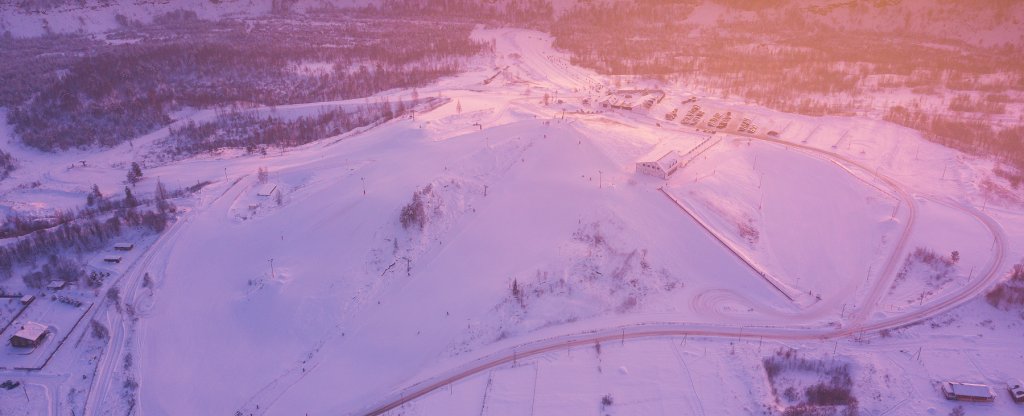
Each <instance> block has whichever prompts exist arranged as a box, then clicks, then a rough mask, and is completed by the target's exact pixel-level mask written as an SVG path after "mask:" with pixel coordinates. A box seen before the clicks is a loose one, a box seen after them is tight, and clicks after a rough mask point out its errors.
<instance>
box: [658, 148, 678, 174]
mask: <svg viewBox="0 0 1024 416" xmlns="http://www.w3.org/2000/svg"><path fill="white" fill-rule="evenodd" d="M657 163H658V166H660V167H661V169H662V170H664V171H666V172H668V171H669V170H670V169H672V167H674V166H675V165H677V164H679V152H676V151H675V150H672V151H669V152H668V153H665V155H664V156H662V157H660V158H658V161H657Z"/></svg>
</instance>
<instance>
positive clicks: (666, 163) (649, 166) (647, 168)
mask: <svg viewBox="0 0 1024 416" xmlns="http://www.w3.org/2000/svg"><path fill="white" fill-rule="evenodd" d="M679 166H680V163H679V152H677V151H675V150H671V151H669V152H668V153H665V154H664V155H663V156H661V157H660V158H658V159H657V160H653V161H641V162H636V173H642V174H644V175H650V176H654V177H657V178H661V179H668V177H669V176H670V175H672V174H673V173H675V171H676V170H677V169H679Z"/></svg>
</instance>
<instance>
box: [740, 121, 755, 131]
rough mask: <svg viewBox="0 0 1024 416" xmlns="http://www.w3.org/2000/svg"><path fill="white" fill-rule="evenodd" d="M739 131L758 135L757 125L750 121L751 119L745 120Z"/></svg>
mask: <svg viewBox="0 0 1024 416" xmlns="http://www.w3.org/2000/svg"><path fill="white" fill-rule="evenodd" d="M739 131H740V133H750V134H754V133H757V125H755V124H754V123H753V122H752V121H750V119H749V118H745V119H743V121H741V122H740V128H739Z"/></svg>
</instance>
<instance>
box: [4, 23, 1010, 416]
mask: <svg viewBox="0 0 1024 416" xmlns="http://www.w3.org/2000/svg"><path fill="white" fill-rule="evenodd" d="M475 36H478V37H479V38H481V39H494V40H495V41H496V46H497V48H496V52H495V54H494V55H493V56H487V57H484V58H481V59H480V61H479V62H478V65H477V67H476V68H475V69H473V70H470V71H468V72H466V73H465V74H463V75H460V76H458V77H452V78H447V79H444V80H441V81H439V82H437V83H436V84H434V85H431V86H429V87H427V88H422V89H420V90H419V94H420V95H421V96H436V95H440V96H442V97H444V98H445V99H446V100H447V103H446V104H444V105H442V106H440V107H438V108H436V109H434V110H431V111H427V112H422V113H417V114H416V116H415V119H410V118H403V119H400V120H394V121H392V122H389V123H386V124H384V125H381V126H377V127H374V128H371V129H366V130H365V131H357V132H354V133H349V134H347V135H344V136H342V137H339V138H332V139H327V140H323V141H321V142H317V143H312V144H309V145H306V146H302V147H298V148H292V149H286V150H283V151H273V152H270V155H268V156H244V155H241V154H236V153H230V152H228V153H224V154H220V155H217V156H205V157H199V158H195V159H190V160H184V161H178V162H167V163H162V162H156V161H153V160H151V162H152V163H151V164H148V165H147V166H146V167H145V171H146V179H145V180H144V181H143V182H142V183H140V184H139V185H138V186H137V189H140V192H142V193H147V192H148V190H149V189H152V187H153V186H154V183H155V178H157V177H159V178H160V180H161V181H163V182H165V183H168V184H170V185H172V187H177V186H187V185H190V184H193V183H196V182H199V181H212V182H213V183H212V184H211V185H210V186H208V187H206V188H204V189H203V190H202V191H201V192H200V193H199V194H197V195H196V196H194V197H192V198H191V199H189V200H181V201H177V203H178V204H179V206H180V207H182V209H183V214H182V216H181V217H180V218H179V219H178V220H177V222H176V223H175V224H174V225H173V226H172V227H171V229H169V230H168V231H166V232H165V233H164V234H162V235H161V236H160V237H159V239H158V240H156V241H155V242H150V241H144V242H143V243H144V244H140V247H138V248H137V249H136V251H135V252H132V253H131V254H130V255H128V256H126V258H127V260H126V262H125V263H124V264H122V265H118V266H116V267H115V268H113V269H112V271H114V272H116V273H117V274H118V275H119V276H121V278H120V280H119V283H118V284H119V285H120V287H121V288H122V289H121V293H122V298H123V299H125V302H126V303H127V304H132V305H133V306H136V307H137V308H136V309H137V312H138V314H137V316H138V320H137V321H135V320H130V319H127V318H123V317H121V315H119V314H118V313H117V312H116V311H115V310H114V309H113V308H111V307H110V306H109V305H107V304H102V305H97V308H98V309H100V312H95V315H93V316H91V317H90V318H96V319H98V320H100V321H101V322H104V323H106V324H107V325H108V326H109V327H110V329H111V332H112V334H111V336H110V338H109V343H108V344H107V345H108V347H107V348H106V349H105V350H104V351H103V353H102V354H100V353H97V352H96V351H95V349H96V344H97V341H96V340H95V339H93V338H90V337H89V336H88V335H85V333H84V332H83V333H82V334H81V335H82V339H84V341H81V345H76V347H75V348H74V349H70V350H67V351H65V350H62V351H60V352H58V354H57V356H56V358H55V360H56V362H55V365H58V366H60V368H59V369H58V368H56V367H55V368H53V369H51V368H47V369H45V370H44V371H43V372H42V373H40V374H39V375H37V376H35V377H40V378H39V380H40V381H39V383H41V385H44V386H49V387H47V388H51V389H58V390H60V389H63V390H60V394H58V395H55V396H53V397H57V398H56V399H52V400H53V403H54V405H53V406H51V409H53V408H58V409H59V408H61V407H60V405H61V404H63V408H65V409H70V408H74V406H83V405H84V406H85V410H86V413H88V414H111V413H118V412H123V411H125V410H126V409H131V405H130V404H126V403H128V401H126V400H124V399H123V397H122V395H121V394H120V392H121V384H122V383H123V382H124V380H126V379H131V380H135V381H137V382H138V394H139V396H138V397H139V402H138V408H137V409H138V410H139V411H140V412H141V413H145V414H150V415H164V414H166V415H176V414H234V413H235V412H236V411H240V412H242V414H250V413H251V414H282V415H284V414H304V413H307V412H308V413H309V414H338V413H341V414H362V413H369V412H374V411H376V410H381V411H383V410H386V409H387V408H391V407H392V406H394V407H395V409H394V410H393V413H394V414H481V413H483V414H529V413H533V414H567V413H591V412H603V413H606V414H623V415H625V414H680V413H684V414H751V413H760V412H762V411H763V410H765V409H775V410H781V408H782V406H783V405H784V404H785V402H780V401H779V399H777V398H776V397H775V396H774V395H773V394H772V391H771V386H770V385H769V384H768V382H767V379H766V376H765V372H764V368H763V366H762V362H761V360H762V358H764V357H768V356H770V355H771V354H774V353H775V351H777V350H778V349H779V348H782V347H788V348H794V349H797V350H799V351H800V352H801V353H802V354H805V355H806V356H808V357H812V358H815V359H829V358H832V357H834V358H835V359H841V360H842V361H843V362H845V363H849V364H850V365H851V367H852V368H853V369H854V370H853V371H854V381H855V393H856V395H857V397H858V399H859V401H860V404H861V409H862V410H863V411H864V412H865V413H866V414H882V413H883V412H889V413H886V414H945V413H948V410H949V408H951V404H950V403H948V402H946V401H945V400H943V399H941V397H940V396H939V394H938V392H937V390H936V389H935V387H934V382H936V381H939V380H943V379H945V378H956V379H962V380H964V381H986V382H990V383H998V382H1001V380H1002V379H1001V377H1006V376H1009V375H1012V374H1021V372H1022V371H1024V368H1022V367H1021V366H1020V365H1018V364H1016V363H1017V362H1020V361H1019V360H1017V361H1013V360H1011V358H1013V357H1015V356H1019V354H1020V352H1019V351H1018V350H1019V349H1018V348H1017V347H1016V345H1017V344H1018V342H1017V341H1018V340H1019V335H1020V334H1019V328H1020V327H1019V323H1017V322H1019V317H1015V316H1013V315H1012V314H1010V313H1004V312H996V311H995V310H994V309H991V308H990V307H989V306H988V305H987V304H984V303H983V302H981V301H979V300H972V299H977V297H976V296H977V295H978V294H979V293H982V292H983V291H984V290H985V289H986V288H988V287H989V286H990V285H991V284H992V283H993V282H995V281H996V280H998V279H999V278H1001V277H1002V276H1004V274H1005V272H1006V271H1007V269H1008V266H1009V265H1010V264H1012V263H1013V262H1015V261H1016V259H1018V258H1020V257H1021V253H1022V251H1021V249H1022V247H1021V243H1022V241H1021V239H1020V238H1019V236H1021V235H1024V229H1022V227H1024V221H1022V220H1024V219H1022V217H1021V210H1020V207H1017V206H1009V205H998V204H996V203H990V202H986V201H985V200H984V199H983V196H982V194H981V193H980V191H979V189H978V187H977V185H976V184H977V183H978V182H979V181H980V180H981V179H982V178H984V177H986V173H985V172H986V167H987V166H988V162H985V161H977V160H971V159H969V158H966V157H963V156H962V155H959V154H957V153H955V152H953V151H951V150H949V149H945V148H942V147H939V146H936V145H933V144H930V143H928V142H925V141H923V140H921V139H920V137H919V135H918V134H917V133H914V132H912V131H910V130H907V129H903V128H899V127H895V126H892V125H889V124H886V123H881V122H877V121H873V120H868V119H862V118H837V117H830V118H810V117H801V116H793V115H788V114H780V113H775V112H772V111H769V110H765V109H761V108H757V107H751V106H747V105H744V104H742V103H737V102H730V101H723V100H718V99H715V98H713V97H700V99H699V101H698V102H699V103H700V104H701V105H702V106H704V107H706V108H707V109H709V110H711V109H714V111H709V114H710V113H713V112H715V111H725V110H726V109H728V110H729V111H732V112H733V113H735V114H743V115H744V116H746V117H751V118H753V119H754V120H755V122H756V123H757V124H759V125H762V126H763V127H762V129H761V132H766V131H768V130H769V129H777V130H778V131H780V132H781V133H782V134H781V138H780V139H778V140H775V139H772V138H770V137H768V136H765V135H763V134H761V133H759V134H758V135H750V134H745V133H739V132H737V131H736V130H735V125H736V123H733V124H732V126H730V128H729V129H726V130H728V133H717V134H715V135H714V138H715V139H716V141H715V144H714V146H711V147H710V148H709V150H707V151H705V152H703V153H701V154H700V155H698V156H697V157H695V158H693V160H692V161H690V162H688V164H687V165H686V166H685V167H683V168H682V169H681V170H680V171H679V172H677V173H676V174H675V175H674V176H672V177H671V178H670V179H668V180H661V179H656V178H653V177H647V176H642V175H638V174H636V173H635V172H634V164H635V162H637V161H638V160H640V159H643V158H645V157H646V156H648V155H649V154H656V153H658V152H662V151H663V150H665V149H672V148H678V149H681V150H684V151H685V149H689V148H692V147H693V146H694V145H696V144H698V143H700V142H701V140H702V136H701V135H696V134H694V131H693V129H692V128H690V127H686V126H681V125H679V124H678V122H676V123H668V122H665V121H664V119H663V115H664V114H665V113H666V112H667V111H669V110H670V109H671V108H672V107H676V106H679V104H678V103H679V101H680V100H682V98H683V97H685V96H686V95H688V94H690V91H689V90H688V89H687V87H686V86H685V85H671V86H668V87H666V89H667V92H668V96H667V97H666V98H665V99H664V100H663V101H662V103H660V104H656V105H655V106H654V107H653V108H652V109H650V110H646V109H637V110H635V111H632V112H627V111H620V110H609V109H606V108H603V107H601V106H600V105H596V104H594V103H595V102H597V99H600V98H602V97H604V96H605V94H606V93H607V91H608V85H610V84H611V81H610V80H609V79H606V78H603V77H601V76H599V75H597V74H594V73H591V72H589V71H586V70H583V69H580V68H576V67H573V66H571V65H570V64H569V63H568V60H567V58H566V57H565V56H564V55H562V54H560V53H558V52H556V51H554V50H552V49H551V48H550V38H549V37H548V36H547V35H544V34H541V33H538V32H532V31H526V30H515V29H499V30H478V31H477V32H476V33H475ZM506 67H507V69H504V70H501V73H500V74H499V75H498V76H497V77H495V80H494V82H491V83H489V84H484V83H483V80H485V79H487V78H490V77H491V76H493V75H495V73H497V72H498V70H499V69H503V68H506ZM641 86H643V85H641ZM410 93H411V92H410V91H390V92H387V93H383V94H382V95H389V96H390V97H391V98H392V101H394V99H395V98H398V97H408V96H409V95H410ZM545 94H549V95H550V96H551V97H553V100H552V103H551V104H549V105H544V104H543V103H542V97H543V96H544V95H545ZM584 98H588V99H589V100H588V101H589V102H590V103H591V104H583V99H584ZM559 100H561V103H559ZM360 101H361V99H360V100H353V101H351V102H352V103H356V102H360ZM345 104H347V103H346V102H337V103H309V104H303V105H297V106H290V107H288V108H284V109H283V110H282V111H290V112H293V113H294V114H303V113H313V112H315V111H316V110H317V109H318V108H320V107H322V106H325V105H345ZM459 108H461V111H459V110H458V109H459ZM684 108H685V107H684ZM208 116H209V114H208V113H204V112H197V113H195V114H194V115H192V116H191V117H208ZM5 128H6V127H5ZM4 135H5V136H9V131H7V130H5V131H4ZM165 135H166V130H162V131H158V132H154V133H152V134H150V135H147V137H145V138H140V140H137V141H135V146H134V148H128V147H127V146H121V147H117V148H113V149H110V150H105V151H92V152H85V151H81V152H69V153H63V154H59V155H47V154H41V153H38V152H34V151H31V150H28V149H25V148H22V147H20V146H19V145H16V144H11V145H10V146H11V149H12V154H14V155H15V157H17V158H19V159H20V160H21V161H22V163H21V168H20V169H18V170H17V171H15V172H14V174H13V175H12V177H11V178H9V179H7V180H5V181H3V182H0V200H2V201H3V205H4V209H5V210H15V211H22V212H32V213H46V212H52V211H53V210H55V209H61V208H67V207H70V206H74V205H77V204H78V202H77V201H81V200H83V199H84V195H85V193H86V192H87V191H88V189H89V187H91V185H92V184H93V183H96V184H98V185H99V186H100V188H101V189H103V190H104V192H115V191H117V190H119V189H120V188H122V187H123V186H124V185H123V184H122V183H121V180H122V178H123V177H124V171H125V169H126V167H127V166H128V165H129V164H130V162H131V161H133V160H135V159H136V158H140V157H143V156H145V155H146V154H147V153H146V151H147V149H151V147H150V146H153V145H154V144H155V143H158V142H159V140H160V139H161V138H162V137H163V136H165ZM719 139H720V141H719ZM4 142H5V143H6V140H4ZM81 160H86V166H84V167H83V166H81V163H80V161H81ZM72 166H74V167H72ZM260 167H266V168H268V169H269V172H270V174H269V182H270V183H273V184H274V185H275V186H276V188H277V191H276V192H279V193H280V198H279V199H280V203H279V202H277V199H278V198H276V197H263V196H259V195H258V192H259V190H260V189H262V188H263V187H264V186H265V185H264V184H262V183H260V181H259V179H258V178H257V174H256V172H257V169H258V168H260ZM35 181H39V185H38V186H31V185H25V184H32V183H33V182H35ZM179 184H180V185H179ZM176 185H177V186H176ZM414 194H416V195H418V198H420V200H421V201H423V206H424V210H423V216H422V218H423V219H424V220H423V225H422V226H420V225H419V224H415V223H413V224H412V225H411V226H409V227H405V226H403V225H402V223H401V221H400V217H401V213H402V210H403V207H405V206H407V205H409V204H410V203H411V202H412V201H413V199H414ZM666 195H671V196H672V197H673V198H674V199H676V200H678V201H679V202H680V204H676V203H675V202H673V200H672V199H670V198H668V197H666ZM982 207H984V210H983V209H982ZM687 212H689V213H687ZM691 215H692V216H691ZM701 224H703V226H702V225H701ZM705 226H706V227H708V229H705V228H704V227H705ZM709 230H710V231H711V232H709ZM917 247H927V248H930V249H933V250H935V251H936V252H937V253H940V254H943V255H945V254H948V253H949V252H950V251H951V250H958V251H959V252H960V255H961V259H960V260H959V262H958V263H957V265H956V268H955V270H954V271H953V272H952V274H951V278H950V279H948V280H945V281H943V283H941V284H939V285H938V286H936V287H935V288H934V289H933V288H931V287H930V286H929V285H928V284H927V283H926V282H925V281H923V280H922V279H920V278H921V276H919V275H918V274H919V273H918V274H914V273H911V274H908V275H907V276H906V278H904V279H897V274H898V272H900V270H901V268H902V267H903V266H904V264H905V261H906V259H907V257H908V255H909V254H910V253H911V252H912V251H913V250H914V249H915V248H917ZM146 273H148V274H150V275H151V279H152V285H149V286H146V287H144V286H143V284H142V282H143V277H142V276H143V275H144V274H146ZM762 273H763V275H762ZM926 292H927V295H926V296H921V294H922V293H926ZM791 299H792V300H791ZM907 299H912V300H917V303H914V302H910V303H908V302H907ZM937 314H942V315H941V317H940V318H933V316H935V315H937ZM929 319H930V320H929ZM943 319H947V320H948V319H952V321H950V323H946V324H939V325H938V326H937V327H936V328H932V326H931V323H933V322H946V321H943ZM986 319H988V320H989V322H990V323H989V324H981V322H985V320H986ZM922 320H925V321H922ZM921 322H924V323H921ZM975 322H979V323H978V324H975ZM1007 322H1012V324H1008V323H1007ZM908 324H916V326H912V327H910V328H905V329H897V328H902V327H904V326H905V325H908ZM1014 325H1016V326H1014ZM882 329H887V331H886V332H885V334H886V335H885V336H884V337H883V336H882V335H880V333H879V332H875V331H878V330H882ZM82 331H85V330H84V329H82ZM979 334H981V335H979ZM73 335H74V336H73V337H72V338H75V337H77V336H78V334H77V333H76V334H73ZM940 345H941V347H940ZM919 349H921V350H923V351H922V352H921V353H917V351H918V350H919ZM521 354H522V355H521ZM129 355H131V356H132V357H134V358H133V359H132V363H133V364H132V365H128V364H124V363H125V358H124V357H127V356H129ZM946 360H952V361H955V362H957V363H959V364H958V365H956V366H945V365H943V364H942V363H943V362H944V361H946ZM1006 361H1012V363H1011V364H1008V365H1005V366H1003V365H1001V364H1000V363H1003V362H1006ZM91 368H97V370H96V372H95V380H94V381H93V380H92V378H91V374H90V377H82V380H86V381H88V382H90V386H91V387H88V391H87V392H85V393H82V390H81V387H80V386H78V385H76V387H73V388H75V389H78V390H76V392H77V394H76V395H71V394H69V391H68V389H69V388H72V387H67V383H69V382H68V381H67V380H71V379H76V380H77V378H78V376H77V375H78V374H79V373H82V372H83V371H82V370H83V369H91ZM68 374H74V376H73V377H70V376H68ZM17 376H19V375H18V374H14V373H10V374H8V373H2V376H0V379H2V378H4V377H17ZM46 377H52V378H46ZM1018 377H1020V375H1019V376H1018ZM76 382H77V381H76ZM62 385H63V386H64V387H60V386H62ZM997 387H998V386H997ZM29 393H30V395H31V394H32V393H31V392H29ZM605 396H608V397H609V400H608V401H610V403H602V402H603V401H604V397H605ZM11 397H13V396H10V395H9V393H6V392H0V400H3V401H4V403H14V402H8V400H13V399H12V398H11ZM18 397H19V400H20V398H21V397H23V396H18ZM71 397H74V398H73V399H72V398H71ZM83 397H85V399H83ZM183 397H187V398H189V400H182V398H183ZM410 398H415V400H410ZM83 402H88V404H83ZM1006 402H1007V400H1006V398H1005V397H1000V398H999V400H997V403H996V404H995V405H973V406H971V408H970V409H969V411H968V413H969V414H993V415H994V414H1003V413H1001V412H1003V411H1007V410H1008V409H1009V408H1010V407H1009V405H1008V404H1007V403H1006ZM17 406H22V405H21V404H18V405H17ZM12 408H14V407H12ZM18 408H20V407H18ZM79 408H80V407H79Z"/></svg>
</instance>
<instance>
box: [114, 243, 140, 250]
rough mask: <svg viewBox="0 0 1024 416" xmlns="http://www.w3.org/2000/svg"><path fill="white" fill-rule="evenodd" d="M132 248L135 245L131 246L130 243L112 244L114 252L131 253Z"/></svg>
mask: <svg viewBox="0 0 1024 416" xmlns="http://www.w3.org/2000/svg"><path fill="white" fill-rule="evenodd" d="M133 248H135V244H132V243H117V244H114V250H119V251H131V250H132V249H133Z"/></svg>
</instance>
